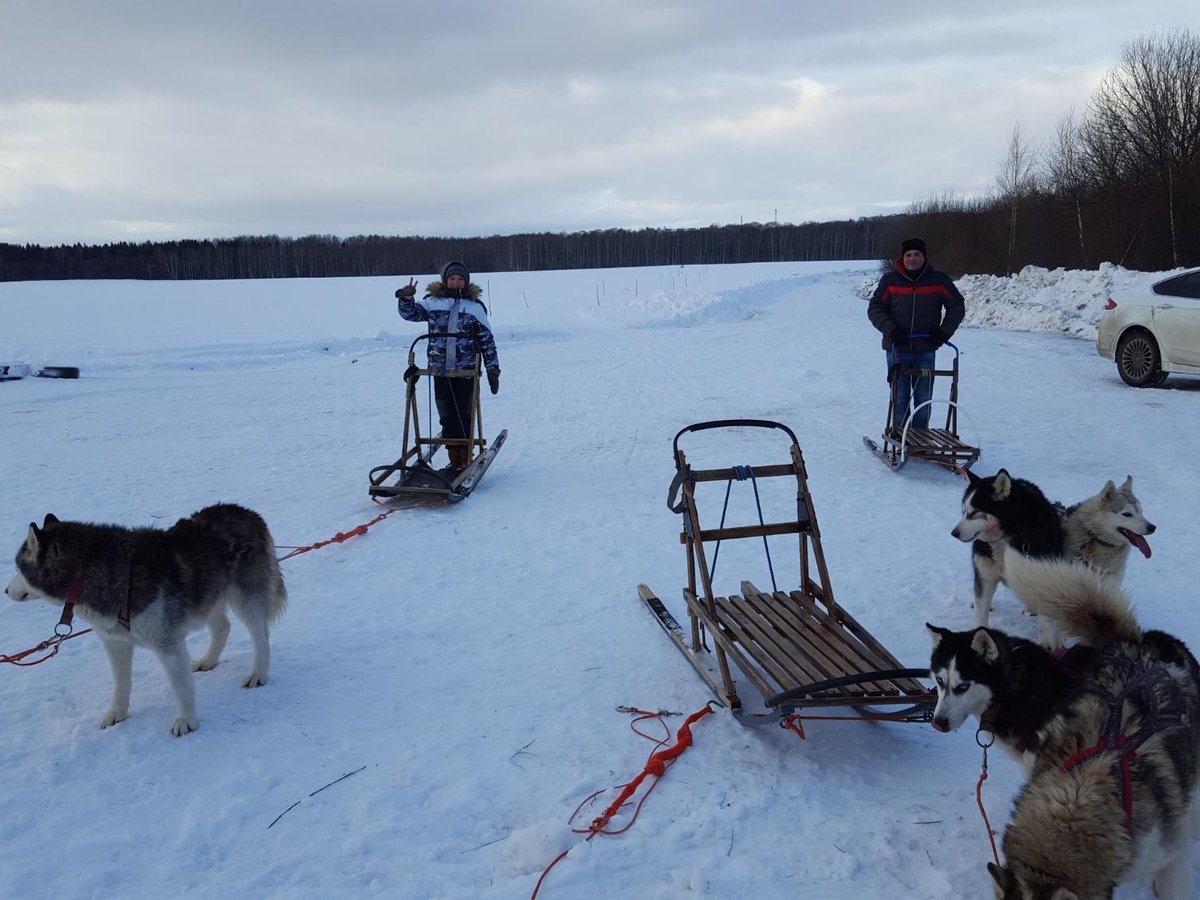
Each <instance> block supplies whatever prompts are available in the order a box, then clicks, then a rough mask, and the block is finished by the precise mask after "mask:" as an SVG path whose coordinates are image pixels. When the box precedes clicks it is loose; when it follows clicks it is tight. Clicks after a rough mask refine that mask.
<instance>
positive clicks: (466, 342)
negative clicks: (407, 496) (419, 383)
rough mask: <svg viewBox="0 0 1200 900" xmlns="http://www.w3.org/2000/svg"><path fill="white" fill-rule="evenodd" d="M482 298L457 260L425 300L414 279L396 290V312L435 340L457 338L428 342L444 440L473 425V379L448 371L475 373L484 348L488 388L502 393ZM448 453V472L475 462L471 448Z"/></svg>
mask: <svg viewBox="0 0 1200 900" xmlns="http://www.w3.org/2000/svg"><path fill="white" fill-rule="evenodd" d="M481 293H482V291H481V290H480V287H479V285H477V284H472V283H471V273H470V272H469V271H468V270H467V267H466V266H465V265H463V264H462V263H461V262H458V261H457V260H456V261H454V262H449V263H446V265H445V266H443V267H442V274H441V279H440V280H439V281H432V282H430V283H429V284H428V285H427V286H426V288H425V296H424V298H422V299H421V300H419V301H418V300H416V299H415V298H416V295H417V283H416V281H415V280H414V279H412V278H410V279H409V280H408V284H407V285H405V286H404V287H402V288H400V289H399V290H398V291H396V302H397V309H398V311H399V313H400V316H401V317H402V318H404V319H406V320H407V321H409V322H427V323H428V325H429V333H430V334H431V335H432V334H446V333H451V332H457V333H458V335H459V337H457V338H454V339H452V340H451V339H448V338H432V339H430V340H429V342H428V363H427V366H428V369H429V371H430V373H431V374H432V375H433V396H434V400H435V402H436V403H437V410H438V418H439V419H440V421H441V425H442V437H443V438H447V439H454V438H457V439H463V438H469V437H470V436H471V424H472V423H471V418H472V417H471V413H472V406H471V400H472V392H471V380H470V379H467V378H450V377H447V375H446V373H447V372H449V371H454V370H462V369H466V370H473V369H474V368H475V360H476V358H477V357H478V355H479V350H480V349H482V351H483V366H484V369H485V371H486V372H487V380H488V386H489V387H490V388H491V390H492V393H493V394H495V393H497V392H498V391H499V390H500V358H499V356H498V355H497V353H496V339H495V337H494V336H493V335H492V329H491V325H490V324H489V323H488V318H487V309H486V308H485V307H484V305H483V302H482V301H481V300H480V299H479V296H480V294H481ZM476 341H478V344H477V343H476ZM446 453H447V454H448V455H449V457H450V465H449V466H448V468H449V469H450V470H451V471H454V472H457V471H461V470H462V469H465V468H466V467H467V464H468V463H469V462H470V459H471V449H470V447H468V446H459V447H455V446H450V447H447V448H446Z"/></svg>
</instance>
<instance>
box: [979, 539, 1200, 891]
mask: <svg viewBox="0 0 1200 900" xmlns="http://www.w3.org/2000/svg"><path fill="white" fill-rule="evenodd" d="M1004 565H1005V573H1006V574H1005V578H1006V580H1007V583H1008V586H1009V587H1010V588H1011V589H1012V590H1013V591H1014V592H1015V593H1016V594H1017V595H1018V596H1019V597H1021V599H1022V600H1023V601H1024V602H1025V603H1026V604H1027V605H1028V606H1029V607H1030V609H1033V610H1034V611H1035V612H1037V613H1038V614H1039V615H1043V616H1049V617H1052V618H1054V619H1055V620H1057V621H1058V622H1059V623H1061V625H1062V626H1063V628H1064V629H1065V630H1066V631H1067V633H1069V634H1073V635H1075V636H1077V637H1079V638H1080V640H1081V641H1083V642H1085V643H1097V642H1103V643H1105V646H1104V649H1103V650H1101V651H1100V654H1099V656H1098V658H1097V661H1096V666H1095V669H1094V671H1093V672H1092V673H1091V674H1090V675H1088V676H1087V677H1086V678H1084V679H1082V680H1081V682H1080V684H1079V685H1078V686H1077V687H1076V688H1075V689H1074V690H1073V692H1072V693H1071V695H1070V696H1069V697H1067V698H1066V699H1065V701H1064V702H1063V704H1062V705H1061V706H1060V708H1059V710H1058V711H1057V712H1056V713H1055V714H1054V715H1053V716H1051V717H1050V718H1049V720H1048V721H1047V722H1046V723H1045V724H1044V725H1043V726H1042V727H1041V728H1040V729H1039V731H1038V749H1037V754H1036V758H1035V760H1034V763H1033V768H1032V772H1031V774H1030V777H1029V781H1028V782H1027V783H1026V785H1025V787H1024V788H1023V789H1022V790H1021V793H1020V795H1019V796H1018V797H1017V800H1016V803H1015V805H1014V808H1013V813H1012V820H1011V822H1010V824H1009V826H1008V828H1007V829H1006V831H1005V833H1004V840H1003V846H1004V857H1005V863H1004V865H1003V866H997V865H995V864H992V863H989V864H988V871H989V872H990V873H991V875H992V878H993V879H994V880H995V882H996V889H997V890H996V895H997V897H999V898H1001V900H1033V898H1054V900H1100V898H1111V897H1112V895H1113V890H1114V889H1115V887H1116V886H1117V885H1119V884H1126V883H1129V882H1134V881H1141V880H1144V879H1146V878H1151V879H1152V880H1153V887H1154V892H1155V894H1156V896H1158V897H1159V898H1162V900H1185V898H1189V900H1190V898H1192V897H1194V896H1195V895H1194V893H1193V885H1192V870H1191V855H1192V843H1193V841H1194V840H1195V839H1196V837H1197V836H1198V835H1200V802H1198V800H1197V793H1198V785H1200V666H1198V665H1197V662H1196V659H1195V657H1194V656H1193V655H1192V654H1191V652H1190V651H1189V650H1188V648H1187V646H1186V645H1185V644H1184V643H1183V642H1182V641H1180V640H1179V639H1178V638H1176V637H1174V636H1172V635H1170V634H1166V633H1164V632H1161V631H1144V630H1143V629H1142V627H1141V626H1140V625H1139V623H1138V621H1137V619H1136V618H1135V617H1134V615H1133V613H1132V611H1131V610H1130V607H1129V603H1128V601H1127V600H1126V598H1125V596H1124V595H1123V594H1122V593H1121V592H1120V590H1119V589H1118V588H1117V586H1116V582H1115V580H1114V579H1111V578H1105V577H1103V576H1102V575H1101V574H1100V573H1099V572H1097V571H1096V570H1094V569H1091V568H1089V567H1088V566H1086V565H1083V564H1081V563H1079V562H1066V561H1061V560H1060V561H1046V560H1032V559H1026V558H1024V557H1021V556H1020V554H1017V553H1014V552H1013V551H1011V550H1010V551H1008V553H1007V554H1006V558H1005V562H1004Z"/></svg>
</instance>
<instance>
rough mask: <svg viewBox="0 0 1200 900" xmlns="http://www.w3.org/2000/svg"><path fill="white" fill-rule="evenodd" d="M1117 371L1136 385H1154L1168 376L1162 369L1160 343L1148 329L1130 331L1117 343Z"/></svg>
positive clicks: (1128, 381) (1129, 382)
mask: <svg viewBox="0 0 1200 900" xmlns="http://www.w3.org/2000/svg"><path fill="white" fill-rule="evenodd" d="M1117 372H1119V373H1120V375H1121V380H1122V381H1124V382H1125V383H1126V384H1129V385H1133V386H1134V387H1154V386H1156V385H1159V384H1162V382H1163V380H1164V379H1165V378H1166V377H1167V376H1166V373H1164V372H1163V370H1162V357H1161V355H1160V354H1159V352H1158V343H1157V342H1156V341H1155V340H1154V336H1153V335H1151V334H1150V332H1148V331H1143V330H1142V329H1140V328H1139V329H1136V330H1134V331H1130V332H1128V333H1127V334H1125V335H1124V336H1122V338H1121V340H1120V341H1119V342H1118V343H1117Z"/></svg>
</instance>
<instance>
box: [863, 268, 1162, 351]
mask: <svg viewBox="0 0 1200 900" xmlns="http://www.w3.org/2000/svg"><path fill="white" fill-rule="evenodd" d="M1168 274H1170V273H1165V272H1132V271H1130V270H1129V269H1123V268H1121V267H1120V266H1116V265H1113V264H1112V263H1102V264H1101V266H1100V268H1099V269H1083V270H1081V269H1043V268H1040V267H1038V266H1026V267H1025V268H1024V269H1022V270H1021V271H1020V272H1018V273H1017V274H1016V275H1011V276H1008V275H964V276H963V277H961V278H959V279H957V280H956V281H955V284H957V285H958V289H959V290H960V291H962V295H963V297H964V298H965V299H966V301H967V317H966V318H965V319H964V320H963V325H964V326H967V327H973V328H1003V329H1005V330H1008V331H1051V332H1057V333H1061V334H1066V335H1069V336H1071V337H1077V338H1084V339H1087V340H1094V339H1095V337H1096V320H1097V319H1098V318H1099V317H1100V313H1101V312H1103V310H1104V304H1105V303H1106V302H1107V301H1108V298H1109V296H1110V295H1111V294H1112V293H1113V292H1114V291H1124V290H1128V289H1130V288H1136V287H1140V286H1142V285H1148V284H1152V283H1153V282H1155V281H1159V280H1160V279H1162V278H1165V277H1166V276H1167V275H1168ZM877 282H878V279H877V278H870V279H866V280H864V281H863V283H862V284H861V285H859V288H858V292H857V293H858V295H859V296H860V297H863V299H868V298H870V296H871V292H872V291H874V290H875V285H876V284H877Z"/></svg>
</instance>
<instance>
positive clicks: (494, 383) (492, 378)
mask: <svg viewBox="0 0 1200 900" xmlns="http://www.w3.org/2000/svg"><path fill="white" fill-rule="evenodd" d="M487 376H488V387H490V388H491V389H492V393H493V394H498V393H500V373H499V372H488V373H487Z"/></svg>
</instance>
